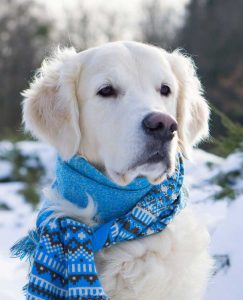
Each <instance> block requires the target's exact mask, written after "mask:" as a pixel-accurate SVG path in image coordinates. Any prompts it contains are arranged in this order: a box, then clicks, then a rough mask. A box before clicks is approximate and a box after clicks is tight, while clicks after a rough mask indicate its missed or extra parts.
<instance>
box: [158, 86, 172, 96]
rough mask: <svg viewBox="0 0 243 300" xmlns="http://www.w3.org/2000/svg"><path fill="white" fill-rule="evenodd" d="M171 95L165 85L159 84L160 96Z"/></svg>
mask: <svg viewBox="0 0 243 300" xmlns="http://www.w3.org/2000/svg"><path fill="white" fill-rule="evenodd" d="M170 93H171V90H170V87H169V86H168V85H166V84H161V87H160V94H161V95H163V96H168V95H169V94H170Z"/></svg>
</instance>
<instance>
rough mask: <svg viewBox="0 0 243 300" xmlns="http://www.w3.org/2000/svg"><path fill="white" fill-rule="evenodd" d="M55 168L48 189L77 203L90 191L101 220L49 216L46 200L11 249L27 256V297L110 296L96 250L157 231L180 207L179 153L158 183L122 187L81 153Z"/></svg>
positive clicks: (67, 299) (62, 299)
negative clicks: (169, 171)
mask: <svg viewBox="0 0 243 300" xmlns="http://www.w3.org/2000/svg"><path fill="white" fill-rule="evenodd" d="M56 171H57V172H56V181H55V182H54V184H53V186H52V189H53V190H55V191H56V192H58V193H59V195H61V196H62V197H63V198H65V200H67V201H69V202H72V203H73V204H75V205H77V206H78V207H81V208H85V207H86V206H87V204H88V200H87V194H88V195H90V196H91V197H92V199H93V200H94V202H95V204H96V207H97V212H98V213H97V215H96V216H95V219H96V221H97V220H98V221H99V225H96V226H93V227H89V226H87V225H85V224H83V223H81V222H80V221H78V220H75V219H73V218H70V217H69V216H64V217H60V218H57V217H52V214H53V213H55V211H52V210H50V209H49V206H51V202H50V199H48V200H46V202H45V204H44V206H43V209H42V210H41V211H40V213H39V216H38V219H37V229H36V230H34V231H31V232H29V235H28V236H27V237H25V238H23V239H22V240H20V241H19V242H18V243H16V244H15V245H14V246H13V247H12V249H11V250H12V254H13V255H14V256H18V257H20V258H24V257H26V256H27V257H29V258H30V260H31V271H30V274H29V283H28V285H27V287H26V290H27V299H28V300H35V299H48V300H49V299H50V300H51V299H53V300H54V299H55V300H78V299H82V300H88V299H90V300H91V299H92V300H102V299H108V297H107V296H106V294H105V292H104V290H103V288H102V286H101V284H100V281H99V278H98V275H97V271H96V267H95V260H94V253H95V252H97V251H99V250H101V249H102V248H105V247H109V246H111V245H113V244H117V243H119V242H122V241H129V240H134V239H138V238H142V237H145V236H148V235H151V234H155V233H158V232H161V231H162V230H163V229H164V228H165V227H166V226H167V225H168V223H169V222H170V221H171V220H172V219H173V217H174V216H175V215H176V214H177V213H178V212H180V210H181V209H182V208H184V206H185V199H184V196H183V193H182V184H183V177H184V169H183V162H182V158H181V156H180V155H179V156H178V161H177V167H176V170H175V172H174V174H173V175H172V176H167V178H166V179H165V180H164V181H163V182H162V183H161V184H159V185H151V184H150V183H149V182H148V181H147V180H146V179H145V178H138V179H135V180H134V181H133V182H132V183H131V184H129V185H128V186H126V187H120V186H118V185H116V184H114V183H113V182H111V181H110V180H109V179H108V178H107V177H106V176H104V175H103V174H102V173H100V172H99V171H98V170H97V169H95V168H94V167H93V166H92V165H90V164H89V163H88V162H87V161H85V160H84V159H83V158H81V157H79V156H75V157H74V158H72V159H71V160H70V161H68V162H64V161H62V160H61V159H60V158H59V159H58V161H57V169H56ZM53 216H54V215H53Z"/></svg>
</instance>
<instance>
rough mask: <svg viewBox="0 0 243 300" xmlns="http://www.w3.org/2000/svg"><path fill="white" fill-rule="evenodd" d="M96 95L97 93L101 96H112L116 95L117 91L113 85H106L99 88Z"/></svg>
mask: <svg viewBox="0 0 243 300" xmlns="http://www.w3.org/2000/svg"><path fill="white" fill-rule="evenodd" d="M97 95H99V96H101V97H112V96H116V95H117V92H116V90H115V89H114V88H113V86H111V85H107V86H105V87H103V88H102V89H100V90H99V91H98V93H97Z"/></svg>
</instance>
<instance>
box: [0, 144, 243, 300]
mask: <svg viewBox="0 0 243 300" xmlns="http://www.w3.org/2000/svg"><path fill="white" fill-rule="evenodd" d="M13 149H17V150H18V151H19V152H20V153H21V154H22V155H24V156H25V157H27V158H28V159H27V160H26V164H27V165H28V167H33V168H35V167H36V168H38V164H37V163H36V158H38V159H39V161H40V163H41V165H42V166H43V167H44V169H45V170H46V174H45V178H44V180H40V184H41V185H44V184H46V183H47V182H50V180H51V179H53V170H54V164H55V155H56V153H55V151H54V150H53V149H52V148H50V147H48V146H47V145H45V144H43V143H39V142H30V141H23V142H18V143H16V144H12V143H10V142H8V141H4V142H1V143H0V240H1V243H0V299H4V300H14V299H18V300H21V299H24V298H25V297H24V294H23V292H22V291H21V289H22V287H23V286H24V285H25V283H26V282H27V278H26V276H27V274H26V273H27V264H26V263H25V262H19V261H18V260H16V259H13V258H11V257H10V254H9V248H10V247H11V246H12V245H13V243H14V242H15V241H16V240H18V239H19V238H21V237H22V236H24V235H25V234H26V233H27V231H28V230H29V229H31V228H33V226H34V222H35V218H36V211H35V210H34V209H33V207H32V206H31V205H30V204H29V203H27V202H26V201H25V199H24V197H23V195H22V194H21V193H20V190H22V189H23V188H24V187H25V186H26V184H25V183H24V182H11V181H9V182H7V180H6V179H7V178H9V177H11V172H12V170H13V165H12V163H11V162H10V161H9V160H8V159H7V158H6V157H4V156H6V153H8V152H10V151H12V150H13ZM242 167H243V153H242V152H236V153H232V154H231V155H229V156H228V157H227V158H226V159H223V158H220V157H217V156H215V155H213V154H210V153H207V152H205V151H202V150H195V151H194V152H193V155H192V159H191V161H187V162H186V164H185V170H186V178H185V181H186V185H187V187H188V189H189V194H190V205H191V206H192V207H193V209H194V210H195V212H196V214H197V215H198V218H200V219H201V220H203V221H204V222H206V224H207V226H208V229H209V232H210V235H211V246H210V251H211V253H212V255H214V256H216V257H217V258H218V260H217V261H216V262H217V263H216V265H219V264H221V265H222V264H224V267H222V268H217V269H216V271H215V272H216V275H215V276H214V277H213V278H212V279H211V281H210V284H209V286H208V289H207V292H206V295H205V297H204V299H203V300H218V299H220V300H228V299H231V300H239V299H242V295H243V284H242V283H241V281H242V278H243V251H242V249H243V234H242V232H243V218H242V216H241V214H242V211H243V172H242V169H243V168H242ZM23 170H24V171H25V172H26V168H23ZM232 172H233V173H234V177H233V179H232V178H231V179H230V182H229V183H227V184H230V187H231V188H232V189H233V190H234V192H235V199H234V200H232V199H229V198H228V197H225V198H222V199H220V200H215V195H217V194H218V193H219V192H221V191H222V189H223V186H220V185H219V181H218V180H217V178H218V177H220V176H223V175H227V174H231V173H232Z"/></svg>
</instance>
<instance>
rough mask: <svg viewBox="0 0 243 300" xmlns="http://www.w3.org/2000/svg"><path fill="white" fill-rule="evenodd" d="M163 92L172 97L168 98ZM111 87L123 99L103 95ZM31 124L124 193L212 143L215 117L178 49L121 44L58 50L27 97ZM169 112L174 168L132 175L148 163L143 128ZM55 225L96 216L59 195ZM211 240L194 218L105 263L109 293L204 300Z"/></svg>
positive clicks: (114, 250)
mask: <svg viewBox="0 0 243 300" xmlns="http://www.w3.org/2000/svg"><path fill="white" fill-rule="evenodd" d="M161 83H166V84H167V85H169V86H170V88H171V91H172V93H171V94H170V95H169V96H168V97H166V98H165V97H162V96H161V95H160V94H159V92H158V90H159V88H160V85H161ZM104 84H112V85H113V86H114V87H116V88H117V90H118V91H119V95H118V97H116V98H115V97H113V98H112V97H111V98H109V99H108V98H101V97H99V96H98V95H97V90H99V89H100V88H101V87H102V86H104ZM23 95H24V98H25V99H24V102H23V120H24V123H25V126H26V129H28V130H29V131H31V132H32V134H33V135H34V136H36V137H37V138H40V139H42V140H44V141H47V142H48V143H50V144H51V145H53V146H54V147H56V149H57V150H58V152H59V153H60V154H61V155H62V157H63V158H64V159H68V158H70V157H71V156H72V155H74V154H76V153H78V154H80V155H82V156H84V157H85V158H86V159H88V160H89V161H90V162H91V163H93V164H94V165H96V166H97V167H98V168H100V169H101V170H102V171H104V172H106V174H108V176H110V177H111V179H112V180H114V181H115V182H117V183H118V184H121V185H124V184H127V183H129V182H130V181H131V180H133V178H135V177H136V176H138V175H143V176H146V177H147V178H148V180H150V181H151V182H152V183H158V182H159V181H161V180H162V179H163V176H164V173H165V172H171V171H173V168H174V161H175V153H176V152H177V151H178V149H181V150H182V151H183V153H184V155H185V156H190V150H191V149H192V147H193V146H194V145H195V144H196V143H198V142H199V141H200V140H201V139H202V138H204V137H206V136H207V135H208V118H209V109H208V105H207V102H206V100H205V99H204V97H203V93H202V88H201V84H200V82H199V80H198V78H197V75H196V71H195V66H194V63H193V62H192V60H191V59H190V58H188V57H186V56H184V55H183V54H181V53H180V52H179V51H178V50H176V51H174V52H172V53H168V52H166V51H164V50H162V49H159V48H156V47H152V46H149V45H144V44H140V43H135V42H115V43H109V44H106V45H104V46H101V47H97V48H92V49H89V50H87V51H84V52H81V53H76V51H75V50H74V49H65V50H62V51H61V50H58V51H57V53H56V54H55V55H54V58H52V59H50V60H46V61H44V63H43V65H42V67H41V69H40V71H39V73H38V74H37V76H36V78H35V80H34V81H33V83H32V84H31V86H30V88H29V89H28V90H27V91H25V92H24V93H23ZM151 112H162V113H166V114H168V115H170V116H171V117H173V118H174V119H176V120H177V122H178V134H177V136H175V138H174V139H173V140H172V142H171V143H170V144H168V148H167V149H168V152H169V156H170V162H171V167H170V169H168V170H167V169H166V166H165V164H164V163H163V162H161V163H158V164H156V165H153V167H151V166H150V165H148V164H143V165H141V166H138V167H134V168H131V165H132V164H133V162H134V161H135V160H136V159H137V158H138V157H140V156H141V155H143V153H144V152H145V150H146V145H147V140H146V136H145V134H144V132H143V131H142V129H141V121H142V119H143V118H144V116H146V115H147V114H148V113H151ZM49 198H50V199H52V206H53V207H55V211H56V217H58V216H63V215H68V216H70V217H73V218H75V219H77V218H78V219H80V220H81V221H82V222H85V223H88V224H90V220H91V216H92V215H93V214H94V213H95V207H94V206H92V202H90V206H89V207H88V208H87V209H86V210H77V208H76V207H74V206H73V205H71V206H70V205H69V203H68V202H66V201H65V200H64V199H59V198H56V195H50V194H49ZM207 247H208V234H207V232H206V229H205V228H204V226H203V225H202V224H200V223H199V222H198V221H197V220H196V219H195V217H193V214H192V212H191V210H190V209H188V208H187V209H185V211H183V212H182V213H181V214H180V215H179V216H177V217H176V218H175V220H174V221H173V222H172V223H171V224H170V225H169V226H168V228H167V229H166V230H164V232H162V233H161V234H157V235H155V236H151V237H147V238H144V239H141V240H139V241H133V242H129V243H122V244H120V245H117V246H114V247H111V248H110V249H106V250H104V251H102V252H100V253H98V254H97V257H96V258H97V265H98V270H99V274H100V278H101V280H102V284H103V286H104V288H105V290H106V292H107V293H108V295H109V296H110V297H111V299H113V300H123V299H124V300H125V299H126V300H135V299H140V300H148V299H153V300H157V299H158V300H164V299H168V300H173V299H176V300H197V299H201V298H202V295H203V291H204V289H205V286H206V282H207V279H208V276H209V274H210V268H211V259H210V256H209V254H208V249H207Z"/></svg>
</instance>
